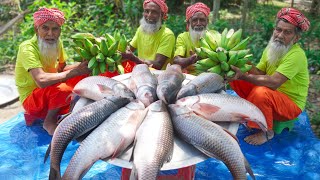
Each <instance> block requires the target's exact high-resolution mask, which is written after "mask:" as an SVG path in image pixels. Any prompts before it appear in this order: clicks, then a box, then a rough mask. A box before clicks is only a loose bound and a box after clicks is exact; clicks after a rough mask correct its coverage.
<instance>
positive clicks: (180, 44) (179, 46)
mask: <svg viewBox="0 0 320 180" xmlns="http://www.w3.org/2000/svg"><path fill="white" fill-rule="evenodd" d="M175 48H176V50H175V52H174V56H173V57H176V56H182V57H185V56H186V47H185V43H184V41H183V38H182V34H180V35H178V37H177V41H176V47H175Z"/></svg>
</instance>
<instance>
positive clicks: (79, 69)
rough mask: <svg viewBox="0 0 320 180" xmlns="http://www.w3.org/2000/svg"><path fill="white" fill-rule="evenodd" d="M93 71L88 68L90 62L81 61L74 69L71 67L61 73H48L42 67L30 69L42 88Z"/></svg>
mask: <svg viewBox="0 0 320 180" xmlns="http://www.w3.org/2000/svg"><path fill="white" fill-rule="evenodd" d="M90 72H91V71H90V70H89V69H88V62H87V61H85V62H81V63H80V64H79V65H78V66H76V67H74V68H73V69H69V70H66V71H63V72H59V73H46V72H44V71H43V69H42V68H33V69H30V70H29V73H30V74H31V76H32V78H33V79H34V81H35V83H36V84H37V86H38V87H40V88H45V87H48V86H51V85H53V84H56V83H61V82H65V81H66V80H68V79H70V78H73V77H75V76H79V75H84V74H89V73H90Z"/></svg>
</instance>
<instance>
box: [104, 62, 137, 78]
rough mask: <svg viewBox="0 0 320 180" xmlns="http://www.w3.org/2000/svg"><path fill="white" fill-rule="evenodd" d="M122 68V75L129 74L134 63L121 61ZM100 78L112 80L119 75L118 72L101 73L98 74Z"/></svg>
mask: <svg viewBox="0 0 320 180" xmlns="http://www.w3.org/2000/svg"><path fill="white" fill-rule="evenodd" d="M121 64H122V66H123V67H124V73H130V72H132V69H133V67H134V66H135V65H136V63H134V62H133V61H131V60H126V61H123V62H122V63H121ZM99 75H100V76H106V77H109V78H112V77H114V76H118V75H119V73H118V71H114V72H109V71H107V72H105V73H101V74H99Z"/></svg>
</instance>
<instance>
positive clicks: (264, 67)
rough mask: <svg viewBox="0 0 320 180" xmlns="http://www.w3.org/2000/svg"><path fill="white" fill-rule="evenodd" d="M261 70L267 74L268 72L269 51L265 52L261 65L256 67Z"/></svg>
mask: <svg viewBox="0 0 320 180" xmlns="http://www.w3.org/2000/svg"><path fill="white" fill-rule="evenodd" d="M256 67H257V68H258V69H259V70H261V71H263V72H266V71H267V51H266V49H265V50H264V51H263V53H262V56H261V58H260V61H259V63H258V64H257V66H256Z"/></svg>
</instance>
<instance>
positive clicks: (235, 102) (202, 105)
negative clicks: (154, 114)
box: [176, 93, 267, 131]
mask: <svg viewBox="0 0 320 180" xmlns="http://www.w3.org/2000/svg"><path fill="white" fill-rule="evenodd" d="M176 104H178V105H185V106H188V107H189V108H190V109H192V110H193V111H194V112H196V113H197V114H199V115H201V116H203V117H205V118H208V119H210V117H214V116H216V117H217V116H221V113H230V114H229V115H230V119H228V118H226V120H227V121H232V120H235V121H240V122H244V121H253V122H256V123H257V124H258V125H259V127H260V128H261V129H262V130H263V131H267V122H266V118H265V117H264V115H263V113H262V112H261V110H260V109H259V108H258V107H257V106H255V105H254V104H252V103H251V102H249V101H247V100H245V99H243V98H241V97H238V96H233V95H229V94H215V93H208V94H199V95H196V96H188V97H184V98H181V99H179V100H177V101H176ZM231 116H232V117H231ZM213 119H214V118H213ZM215 119H216V120H219V118H215ZM221 120H222V119H221ZM213 121H214V120H213Z"/></svg>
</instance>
